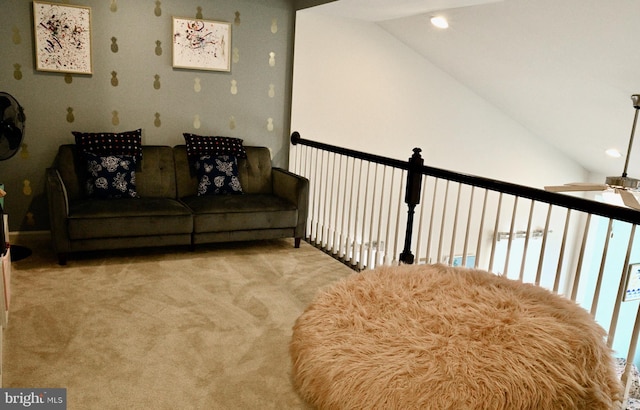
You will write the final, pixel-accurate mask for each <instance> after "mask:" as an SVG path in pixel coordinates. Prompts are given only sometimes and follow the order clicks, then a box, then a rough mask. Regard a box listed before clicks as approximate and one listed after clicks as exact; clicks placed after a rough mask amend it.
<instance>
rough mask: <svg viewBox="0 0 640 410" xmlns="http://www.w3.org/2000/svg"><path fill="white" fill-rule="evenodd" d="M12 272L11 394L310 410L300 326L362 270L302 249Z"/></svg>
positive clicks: (251, 248)
mask: <svg viewBox="0 0 640 410" xmlns="http://www.w3.org/2000/svg"><path fill="white" fill-rule="evenodd" d="M22 242H23V241H21V245H27V246H29V245H31V246H32V249H33V251H34V254H33V255H32V256H31V257H29V258H27V259H24V260H22V261H18V262H16V263H14V266H13V278H12V305H11V313H10V318H9V326H8V329H7V331H6V332H5V337H4V349H3V350H4V352H3V358H4V363H3V373H4V374H3V385H4V386H3V387H31V388H41V387H45V388H52V387H66V388H67V398H68V403H69V405H68V408H69V409H70V410H72V409H82V410H85V409H154V410H159V409H172V410H173V409H305V408H307V407H306V405H305V404H304V403H303V402H302V400H301V399H300V398H299V397H298V395H297V394H296V392H295V390H294V388H293V387H292V384H291V379H290V377H291V375H290V373H291V370H290V369H291V364H290V359H289V354H288V346H289V342H290V339H291V332H292V326H293V324H294V322H295V319H296V318H297V317H298V316H299V315H300V314H301V313H302V311H303V310H304V308H305V307H306V306H307V305H308V304H309V303H310V301H311V300H312V299H313V297H314V295H315V293H316V292H317V291H318V290H319V289H320V288H323V287H324V286H326V285H328V284H331V283H333V282H335V281H336V280H338V279H340V278H343V277H345V276H347V275H349V274H351V273H352V272H353V271H351V270H350V269H349V268H348V267H346V266H344V265H343V264H341V263H340V262H338V261H335V260H334V259H332V258H331V257H330V256H328V255H326V254H324V253H323V252H321V251H319V250H317V249H315V248H313V247H312V246H310V245H308V244H306V243H303V244H302V246H301V248H300V249H294V248H293V241H292V240H281V241H261V242H249V243H238V244H221V245H215V246H209V247H200V248H198V249H197V250H196V251H195V252H189V251H188V250H186V249H177V250H173V251H167V250H143V251H137V250H136V251H131V252H126V251H125V252H115V253H112V254H106V253H96V254H91V255H86V256H81V257H80V258H71V259H70V261H69V264H68V265H67V266H64V267H62V266H58V265H57V264H56V259H55V257H54V255H53V254H52V253H51V252H50V251H49V250H48V244H47V243H44V244H42V243H35V244H29V243H22Z"/></svg>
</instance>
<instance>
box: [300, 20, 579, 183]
mask: <svg viewBox="0 0 640 410" xmlns="http://www.w3.org/2000/svg"><path fill="white" fill-rule="evenodd" d="M291 129H292V130H293V131H299V132H300V134H301V135H302V137H303V138H308V139H312V140H318V141H322V142H326V143H329V144H335V145H341V146H346V147H348V148H352V149H357V150H361V151H366V152H371V153H374V154H379V155H384V156H389V157H392V158H397V159H407V158H408V157H409V156H410V155H411V153H412V151H411V150H412V148H413V147H420V148H422V150H423V153H422V155H423V157H424V158H425V164H426V165H430V166H435V167H439V168H445V169H450V170H453V171H458V172H463V173H467V174H473V175H478V176H483V177H487V178H493V179H500V180H504V181H509V182H515V183H519V184H523V185H529V186H534V187H539V188H540V187H542V186H544V185H549V184H562V183H566V182H572V181H583V180H586V178H587V173H586V171H585V170H584V169H583V168H582V167H580V166H579V165H577V164H576V163H575V162H573V161H572V160H570V159H569V158H567V157H565V156H563V155H562V154H561V153H559V152H558V151H557V150H555V149H554V148H552V147H550V146H549V145H548V144H546V143H544V142H542V141H540V140H538V139H537V138H536V137H535V135H532V134H531V133H529V132H528V131H527V130H526V129H524V128H523V127H522V126H521V125H520V124H518V123H516V122H514V121H513V120H511V119H510V118H508V117H507V116H505V115H504V114H503V113H502V112H501V111H499V110H498V109H497V108H496V107H494V106H493V105H491V104H489V103H487V102H486V101H485V100H483V99H482V98H480V97H479V96H478V95H476V94H475V93H474V92H473V91H471V90H470V89H468V88H466V87H465V86H463V85H461V84H460V83H459V82H457V81H456V80H454V79H453V78H452V77H450V76H449V75H448V74H447V73H445V72H443V71H441V70H440V69H438V68H437V67H435V66H434V65H433V64H431V63H430V62H429V61H427V60H425V59H424V58H423V57H421V56H419V55H418V54H417V53H415V52H413V51H412V50H410V49H409V48H408V47H406V46H405V45H404V44H403V43H401V42H400V41H398V40H397V39H395V38H394V37H392V36H391V35H390V34H388V33H387V32H386V31H384V30H383V29H382V28H381V27H379V26H378V25H376V24H375V23H369V22H363V21H359V20H352V19H344V18H336V17H333V16H327V15H323V14H320V12H318V11H314V10H313V9H307V10H302V11H298V12H297V23H296V34H295V53H294V79H293V107H292V128H291Z"/></svg>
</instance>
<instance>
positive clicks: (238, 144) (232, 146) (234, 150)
mask: <svg viewBox="0 0 640 410" xmlns="http://www.w3.org/2000/svg"><path fill="white" fill-rule="evenodd" d="M182 135H183V136H184V140H185V143H186V144H187V155H188V156H189V158H190V159H191V161H196V160H197V159H198V158H200V157H201V156H202V155H232V156H234V157H237V158H246V157H247V153H246V152H245V150H244V147H243V146H242V140H241V139H240V138H232V137H212V136H203V135H196V134H189V133H184V134H182Z"/></svg>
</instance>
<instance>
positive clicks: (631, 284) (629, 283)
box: [622, 263, 640, 302]
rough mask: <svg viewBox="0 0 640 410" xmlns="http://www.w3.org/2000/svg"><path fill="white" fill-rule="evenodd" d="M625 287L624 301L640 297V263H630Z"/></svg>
mask: <svg viewBox="0 0 640 410" xmlns="http://www.w3.org/2000/svg"><path fill="white" fill-rule="evenodd" d="M624 289H625V292H624V296H623V298H622V300H623V301H624V302H630V301H632V300H639V299H640V263H632V264H629V268H628V270H627V280H626V283H625V288H624Z"/></svg>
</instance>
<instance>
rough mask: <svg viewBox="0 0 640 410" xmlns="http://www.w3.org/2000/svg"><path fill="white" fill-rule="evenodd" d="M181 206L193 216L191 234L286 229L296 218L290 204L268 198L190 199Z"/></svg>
mask: <svg viewBox="0 0 640 410" xmlns="http://www.w3.org/2000/svg"><path fill="white" fill-rule="evenodd" d="M183 202H184V203H185V204H187V206H189V208H191V210H192V211H193V213H194V215H193V231H194V233H202V232H223V231H236V230H250V229H273V228H290V227H295V226H296V223H297V218H298V210H297V209H296V207H295V206H294V205H293V204H292V203H290V202H289V201H287V200H285V199H282V198H280V197H278V196H275V195H270V194H253V195H208V196H192V197H187V198H183Z"/></svg>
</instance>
